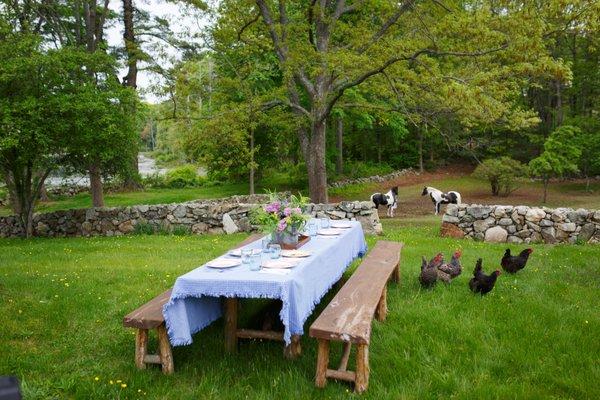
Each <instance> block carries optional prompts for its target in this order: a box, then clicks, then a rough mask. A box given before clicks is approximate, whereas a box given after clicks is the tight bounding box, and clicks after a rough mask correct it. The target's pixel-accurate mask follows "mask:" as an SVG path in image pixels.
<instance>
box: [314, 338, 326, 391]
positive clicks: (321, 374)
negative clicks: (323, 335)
mask: <svg viewBox="0 0 600 400" xmlns="http://www.w3.org/2000/svg"><path fill="white" fill-rule="evenodd" d="M318 341H319V349H318V353H317V374H316V376H315V385H316V386H317V387H319V388H324V387H325V385H326V384H327V367H328V366H329V340H325V339H319V340H318Z"/></svg>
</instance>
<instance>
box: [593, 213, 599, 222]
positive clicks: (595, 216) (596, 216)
mask: <svg viewBox="0 0 600 400" xmlns="http://www.w3.org/2000/svg"><path fill="white" fill-rule="evenodd" d="M592 220H594V221H595V222H600V210H598V211H596V212H595V213H594V215H592Z"/></svg>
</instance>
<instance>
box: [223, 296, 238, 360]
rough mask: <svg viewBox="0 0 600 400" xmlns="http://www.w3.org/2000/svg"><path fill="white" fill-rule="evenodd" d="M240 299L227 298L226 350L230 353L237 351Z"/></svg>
mask: <svg viewBox="0 0 600 400" xmlns="http://www.w3.org/2000/svg"><path fill="white" fill-rule="evenodd" d="M237 320H238V299H237V298H235V297H227V298H225V350H226V351H227V352H228V353H235V352H236V351H237Z"/></svg>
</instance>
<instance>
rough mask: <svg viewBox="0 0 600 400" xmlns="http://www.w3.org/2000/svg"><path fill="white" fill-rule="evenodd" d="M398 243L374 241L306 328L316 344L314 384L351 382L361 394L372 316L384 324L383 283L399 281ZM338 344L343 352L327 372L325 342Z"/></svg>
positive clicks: (365, 378) (365, 379)
mask: <svg viewBox="0 0 600 400" xmlns="http://www.w3.org/2000/svg"><path fill="white" fill-rule="evenodd" d="M402 246H403V244H402V243H397V242H388V241H381V240H380V241H378V242H377V244H376V245H375V247H374V248H373V250H371V251H370V252H369V254H367V256H366V257H365V258H364V260H363V261H362V262H361V264H360V266H359V267H358V268H357V269H356V271H355V272H354V274H352V276H351V277H350V279H348V281H347V282H346V283H345V284H344V286H343V287H342V288H341V289H340V291H339V292H338V293H337V294H336V296H335V297H334V298H333V300H331V302H330V303H329V305H328V306H327V307H326V308H325V310H323V312H322V313H321V315H320V316H319V317H318V318H317V319H316V321H315V322H313V324H312V325H311V327H310V332H309V333H310V336H311V337H314V338H317V340H318V354H317V373H316V378H315V384H316V386H317V387H325V385H326V383H327V378H333V379H340V380H345V381H349V382H354V385H355V390H356V392H358V393H361V392H363V391H365V390H366V389H367V386H368V384H369V342H370V339H371V321H372V320H373V316H374V315H375V317H376V318H377V319H378V320H379V321H384V320H385V317H386V313H387V300H386V298H387V283H388V281H389V280H394V281H395V282H399V280H400V252H401V250H402ZM332 340H335V341H341V342H343V343H344V349H343V353H342V358H341V361H340V365H339V367H338V368H337V369H329V342H330V341H332ZM352 344H355V345H356V371H348V370H347V366H348V359H349V357H350V350H351V347H352Z"/></svg>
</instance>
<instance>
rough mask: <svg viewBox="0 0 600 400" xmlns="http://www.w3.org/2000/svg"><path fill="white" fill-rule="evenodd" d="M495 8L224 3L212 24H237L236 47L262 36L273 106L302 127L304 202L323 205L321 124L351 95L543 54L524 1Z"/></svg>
mask: <svg viewBox="0 0 600 400" xmlns="http://www.w3.org/2000/svg"><path fill="white" fill-rule="evenodd" d="M495 3H496V2H493V1H490V2H488V1H484V2H479V1H478V2H462V1H450V2H447V4H444V3H441V2H437V1H418V0H406V1H402V2H380V1H358V0H356V1H345V0H337V1H333V0H312V1H308V0H307V1H300V2H286V1H285V0H278V1H273V0H256V1H254V2H251V1H235V0H229V1H223V2H222V3H220V15H221V17H220V20H219V22H218V24H224V25H226V24H235V23H237V24H238V27H237V32H238V35H237V38H238V46H241V48H244V47H256V48H261V49H265V47H266V46H267V44H266V43H265V40H264V37H265V36H266V37H268V40H269V44H268V46H269V47H270V49H271V50H272V51H273V53H274V54H275V55H276V57H277V63H278V66H279V68H280V69H281V71H282V76H283V77H284V82H283V85H282V87H283V88H284V89H285V91H284V92H281V94H282V95H280V96H279V97H278V101H279V102H280V103H281V104H283V105H285V106H287V107H289V109H290V110H292V112H293V113H294V114H295V115H296V116H297V117H298V119H299V120H300V121H301V122H300V123H299V124H298V125H299V127H298V129H297V137H298V141H299V143H300V148H301V150H302V154H303V156H304V160H305V162H306V167H307V174H308V180H309V194H310V197H311V199H312V200H313V201H315V202H326V201H327V169H326V148H325V147H326V121H327V120H328V119H329V117H330V115H331V112H332V109H333V108H334V107H336V105H337V104H338V102H339V101H340V100H341V99H343V98H344V96H345V95H346V93H347V92H348V91H349V90H350V89H352V88H354V87H358V86H361V85H362V84H363V83H364V82H367V81H369V82H371V81H372V80H373V79H375V80H376V79H379V77H381V75H383V74H384V73H385V72H386V71H388V70H390V69H391V68H392V67H394V66H399V67H401V68H407V67H409V66H410V65H411V63H415V62H416V61H421V62H423V63H426V64H427V63H428V64H431V63H442V62H443V60H444V59H447V60H449V62H454V63H459V62H460V59H462V58H476V59H477V68H479V69H484V70H486V69H489V70H496V71H498V69H500V68H503V65H505V64H506V63H507V60H508V59H513V60H520V61H519V63H520V64H522V63H526V62H531V61H532V60H534V59H535V57H537V55H539V51H538V49H539V44H538V43H539V41H540V40H541V31H542V30H541V25H542V21H541V20H538V19H536V18H535V17H532V15H531V14H530V12H529V11H530V10H529V9H528V7H527V6H526V5H523V4H522V3H521V2H506V3H507V4H506V6H505V8H504V10H503V12H500V13H495V12H492V11H491V9H492V8H493V5H494V4H495ZM234 12H235V13H237V15H238V17H234V16H233V15H232V13H234ZM259 21H260V22H261V23H262V24H257V22H259ZM467 27H468V29H466V28H467ZM471 65H473V69H475V66H474V65H475V63H471Z"/></svg>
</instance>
